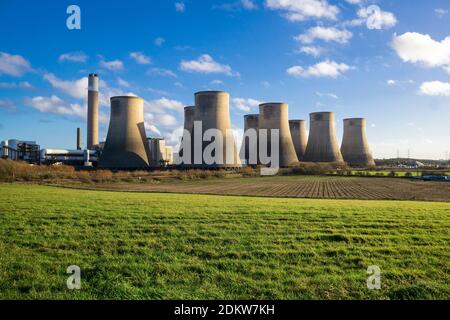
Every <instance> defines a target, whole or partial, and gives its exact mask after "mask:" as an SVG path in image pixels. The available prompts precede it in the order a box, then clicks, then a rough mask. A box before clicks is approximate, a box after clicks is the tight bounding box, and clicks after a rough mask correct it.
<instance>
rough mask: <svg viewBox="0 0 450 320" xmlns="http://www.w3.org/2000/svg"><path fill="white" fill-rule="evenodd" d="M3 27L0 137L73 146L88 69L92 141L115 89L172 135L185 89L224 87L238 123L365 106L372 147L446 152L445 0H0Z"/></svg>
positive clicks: (449, 70)
mask: <svg viewBox="0 0 450 320" xmlns="http://www.w3.org/2000/svg"><path fill="white" fill-rule="evenodd" d="M71 5H76V6H78V7H79V8H80V17H81V19H80V29H69V28H68V25H67V19H68V18H69V20H70V21H69V22H73V21H74V20H71V19H70V17H71V14H70V13H69V14H68V13H67V9H68V7H69V6H71ZM69 25H70V24H69ZM0 39H1V41H0V140H4V139H12V138H17V139H23V140H36V141H37V142H38V143H39V144H40V145H41V147H42V148H72V149H73V148H74V147H75V144H76V128H77V127H81V128H82V130H83V134H84V137H83V138H84V140H85V137H86V104H87V101H86V99H87V92H86V88H87V75H88V74H89V73H98V74H99V76H100V79H101V82H100V91H101V95H100V135H99V136H100V139H101V140H104V139H105V137H106V134H107V130H108V122H109V98H110V97H111V96H116V95H137V96H140V97H142V98H143V99H144V100H145V121H146V128H147V134H148V136H153V137H160V136H161V137H165V138H166V140H167V143H168V144H169V145H172V146H175V145H177V144H178V142H179V138H180V136H181V134H182V126H183V107H184V106H189V105H192V104H193V102H194V93H195V92H197V91H203V90H225V91H227V92H229V93H230V95H231V99H230V113H231V122H232V126H233V129H235V130H236V132H237V133H238V134H239V133H242V128H243V116H244V115H245V114H248V113H258V104H259V103H261V102H269V101H270V102H274V101H279V102H287V103H288V104H289V117H290V118H291V119H306V120H308V119H309V113H311V112H319V111H333V112H335V113H336V128H337V135H338V139H339V140H341V139H342V133H343V132H342V131H343V124H342V120H343V119H345V118H352V117H365V118H367V134H368V138H369V142H370V144H371V148H372V150H373V153H374V156H375V157H376V158H394V157H397V153H399V155H400V156H401V157H406V156H407V155H408V152H409V154H410V156H411V157H414V158H421V159H424V158H427V159H444V158H446V157H448V154H449V152H450V3H449V1H448V0H427V1H424V0H408V1H406V0H403V1H399V0H378V1H376V0H373V1H371V0H224V1H215V0H185V1H183V0H179V1H172V0H152V1H144V0H127V1H120V0H117V1H101V0H72V1H65V0H59V1H54V0H41V1H20V0H1V1H0Z"/></svg>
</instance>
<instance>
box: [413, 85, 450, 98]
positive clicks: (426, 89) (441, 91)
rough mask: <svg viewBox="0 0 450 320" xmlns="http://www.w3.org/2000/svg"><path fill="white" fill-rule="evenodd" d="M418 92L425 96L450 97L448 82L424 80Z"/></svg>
mask: <svg viewBox="0 0 450 320" xmlns="http://www.w3.org/2000/svg"><path fill="white" fill-rule="evenodd" d="M420 93H421V94H423V95H427V96H442V97H450V83H448V82H441V81H430V82H424V83H422V85H421V86H420Z"/></svg>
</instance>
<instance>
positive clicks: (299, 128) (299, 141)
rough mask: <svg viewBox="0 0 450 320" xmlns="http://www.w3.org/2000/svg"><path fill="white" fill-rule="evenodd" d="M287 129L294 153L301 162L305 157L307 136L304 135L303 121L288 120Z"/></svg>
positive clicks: (304, 126) (304, 124)
mask: <svg viewBox="0 0 450 320" xmlns="http://www.w3.org/2000/svg"><path fill="white" fill-rule="evenodd" d="M289 129H291V135H292V142H293V143H294V148H295V152H296V153H297V158H298V160H299V161H302V160H303V156H304V155H305V151H306V145H307V143H308V136H307V133H306V121H305V120H290V121H289Z"/></svg>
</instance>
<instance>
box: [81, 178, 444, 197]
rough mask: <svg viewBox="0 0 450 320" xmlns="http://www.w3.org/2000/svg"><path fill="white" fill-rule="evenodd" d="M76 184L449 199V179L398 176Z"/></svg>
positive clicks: (126, 188) (176, 190) (267, 194)
mask: <svg viewBox="0 0 450 320" xmlns="http://www.w3.org/2000/svg"><path fill="white" fill-rule="evenodd" d="M74 187H77V188H86V189H98V190H120V191H139V192H174V193H195V194H216V195H244V196H263V197H281V198H283V197H284V198H319V199H367V200H371V199H373V200H424V201H446V202H450V183H446V182H425V181H415V180H408V179H398V178H359V177H305V176H285V177H257V178H231V179H230V178H228V179H210V180H201V181H170V182H160V183H141V184H135V183H133V184H124V183H117V184H91V185H76V186H74Z"/></svg>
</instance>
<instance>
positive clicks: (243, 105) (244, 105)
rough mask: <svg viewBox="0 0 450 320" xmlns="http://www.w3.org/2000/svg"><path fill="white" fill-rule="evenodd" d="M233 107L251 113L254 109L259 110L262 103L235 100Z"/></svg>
mask: <svg viewBox="0 0 450 320" xmlns="http://www.w3.org/2000/svg"><path fill="white" fill-rule="evenodd" d="M232 102H233V106H234V107H235V108H236V109H238V110H239V111H242V112H250V111H251V109H252V108H257V107H258V106H259V105H260V104H261V103H262V102H261V101H258V100H256V99H251V98H250V99H245V98H234V99H233V100H232Z"/></svg>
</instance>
